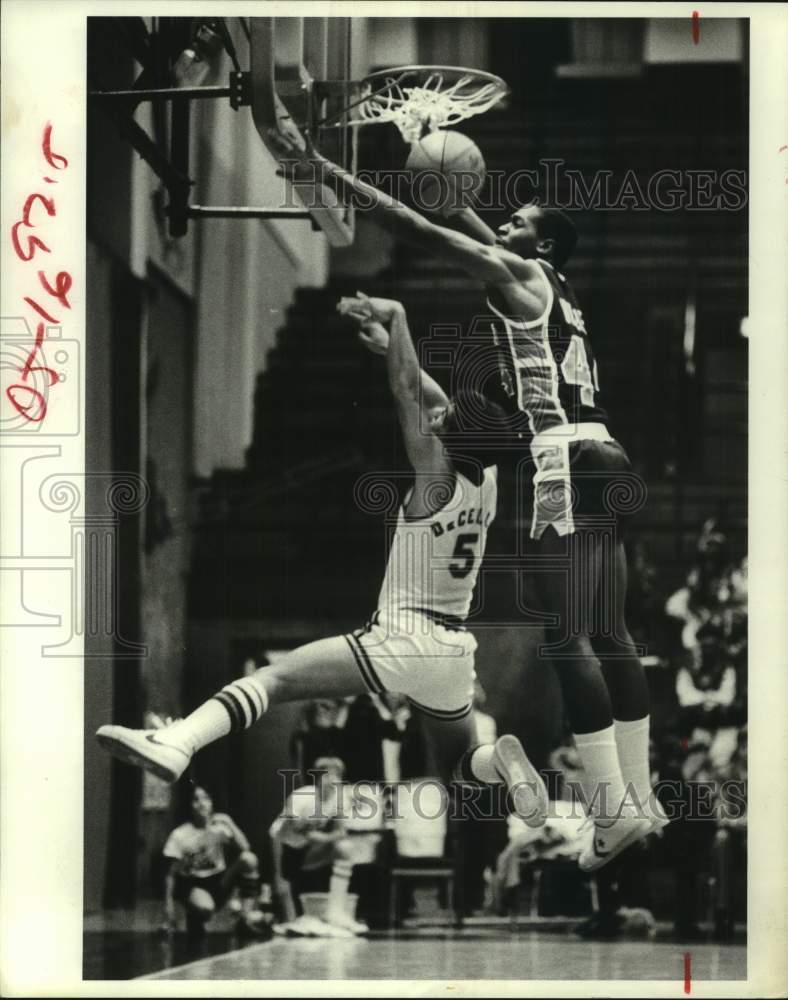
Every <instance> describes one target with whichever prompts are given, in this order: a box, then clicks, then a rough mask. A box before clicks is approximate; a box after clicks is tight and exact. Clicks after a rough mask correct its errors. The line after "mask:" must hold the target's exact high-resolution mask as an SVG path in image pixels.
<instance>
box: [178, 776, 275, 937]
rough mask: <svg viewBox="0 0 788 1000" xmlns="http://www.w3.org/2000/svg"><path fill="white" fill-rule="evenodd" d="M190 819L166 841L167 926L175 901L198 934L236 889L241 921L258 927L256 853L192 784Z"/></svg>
mask: <svg viewBox="0 0 788 1000" xmlns="http://www.w3.org/2000/svg"><path fill="white" fill-rule="evenodd" d="M190 807H191V819H190V820H189V821H188V822H186V823H182V824H181V825H180V826H178V827H176V828H175V829H174V830H173V831H172V833H171V834H170V835H169V837H168V838H167V842H166V844H165V845H164V851H163V854H164V857H165V859H167V861H168V862H169V864H168V870H167V874H166V876H165V890H164V914H165V927H166V928H167V929H168V930H171V929H174V927H175V920H176V917H175V903H176V902H179V903H182V904H183V906H184V907H185V908H186V927H187V931H188V932H189V933H190V934H191V935H197V934H200V933H202V931H203V930H204V928H205V923H206V922H207V921H208V920H209V919H210V918H211V917H212V916H213V915H214V913H216V912H217V910H220V909H221V908H222V907H223V906H224V905H225V903H226V902H227V901H228V899H229V898H230V896H231V895H232V893H233V892H234V890H235V889H236V888H237V889H238V890H239V891H240V897H241V902H240V905H241V913H240V917H239V921H240V925H241V927H242V928H243V929H246V930H251V931H259V930H260V929H261V927H262V925H263V923H264V920H263V914H262V913H261V912H260V909H259V906H258V904H257V895H258V891H259V883H260V878H259V874H258V863H257V856H256V855H255V854H253V853H252V851H251V850H250V847H249V841H248V840H247V839H246V837H245V836H244V834H243V833H242V832H241V831H240V830H239V829H238V827H237V826H236V825H235V823H234V822H233V821H232V819H230V817H229V816H228V815H226V814H225V813H215V812H214V811H213V802H212V800H211V797H210V795H209V794H208V792H206V790H205V789H204V788H201V787H199V786H197V787H195V789H194V791H193V793H192V797H191V802H190Z"/></svg>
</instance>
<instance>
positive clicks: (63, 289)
mask: <svg viewBox="0 0 788 1000" xmlns="http://www.w3.org/2000/svg"><path fill="white" fill-rule="evenodd" d="M38 280H39V281H40V282H41V284H42V285H43V286H44V288H45V289H46V291H48V292H49V294H50V295H52V296H54V297H55V298H56V299H57V300H58V302H59V303H60V304H61V306H63V307H64V308H65V309H70V308H71V303H70V302H69V301H68V298H67V296H68V293H69V291H70V289H71V275H70V274H69V273H68V271H58V273H57V276H56V277H55V287H54V288H53V287H52V286H51V285H50V284H49V282H48V281H47V279H46V275H45V274H44V272H43V271H39V272H38Z"/></svg>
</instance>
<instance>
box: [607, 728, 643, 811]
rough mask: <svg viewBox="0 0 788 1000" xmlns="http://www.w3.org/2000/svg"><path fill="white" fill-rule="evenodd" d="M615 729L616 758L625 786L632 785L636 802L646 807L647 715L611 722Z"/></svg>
mask: <svg viewBox="0 0 788 1000" xmlns="http://www.w3.org/2000/svg"><path fill="white" fill-rule="evenodd" d="M613 725H614V726H615V731H616V745H617V746H618V759H619V762H620V763H621V774H622V776H623V778H624V782H625V784H626V785H627V787H630V786H631V787H632V788H633V789H634V791H635V795H637V799H638V803H639V804H640V805H641V806H642V807H643V808H646V806H647V804H648V801H649V798H650V796H651V765H650V763H649V756H648V733H649V717H648V716H646V717H645V718H643V719H634V720H633V721H631V722H622V721H621V720H620V719H615V720H614V722H613Z"/></svg>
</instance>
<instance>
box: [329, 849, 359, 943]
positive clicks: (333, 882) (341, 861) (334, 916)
mask: <svg viewBox="0 0 788 1000" xmlns="http://www.w3.org/2000/svg"><path fill="white" fill-rule="evenodd" d="M331 848H332V851H331V853H332V865H331V878H330V880H329V883H328V904H327V907H326V921H327V922H328V923H329V924H333V925H334V926H335V927H342V928H344V929H345V930H348V931H351V932H352V933H353V934H365V933H366V932H367V931H368V930H369V927H367V925H366V924H364V923H362V922H361V921H360V920H356V919H355V918H354V917H352V916H351V915H350V914H349V913H348V910H347V899H348V889H349V888H350V879H351V877H352V875H353V866H354V863H355V860H356V856H357V853H356V846H355V844H354V843H353V839H352V838H351V837H343V838H341V839H340V840H337V841H335V842H334V843H333V844H332V845H331Z"/></svg>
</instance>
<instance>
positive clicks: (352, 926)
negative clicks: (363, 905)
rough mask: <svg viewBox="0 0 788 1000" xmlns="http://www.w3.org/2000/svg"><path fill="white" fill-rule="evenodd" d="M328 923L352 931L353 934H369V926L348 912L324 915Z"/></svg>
mask: <svg viewBox="0 0 788 1000" xmlns="http://www.w3.org/2000/svg"><path fill="white" fill-rule="evenodd" d="M324 920H325V922H326V923H327V924H330V925H331V926H332V927H341V928H342V929H343V930H346V931H351V932H352V933H353V934H368V933H369V927H368V926H367V925H366V924H365V923H362V922H361V921H360V920H354V919H353V918H352V917H349V916H348V915H347V914H346V913H337V914H333V913H329V914H327V915H326V916H325V917H324Z"/></svg>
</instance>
